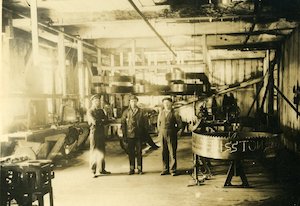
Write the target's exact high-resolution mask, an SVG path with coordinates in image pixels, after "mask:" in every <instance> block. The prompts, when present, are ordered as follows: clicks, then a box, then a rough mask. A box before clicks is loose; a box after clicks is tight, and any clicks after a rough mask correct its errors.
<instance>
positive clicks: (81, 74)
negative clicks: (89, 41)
mask: <svg viewBox="0 0 300 206" xmlns="http://www.w3.org/2000/svg"><path fill="white" fill-rule="evenodd" d="M77 65H78V83H79V97H80V101H81V102H82V103H83V104H84V105H83V106H85V105H86V103H85V71H84V67H83V45H82V41H81V40H78V41H77Z"/></svg>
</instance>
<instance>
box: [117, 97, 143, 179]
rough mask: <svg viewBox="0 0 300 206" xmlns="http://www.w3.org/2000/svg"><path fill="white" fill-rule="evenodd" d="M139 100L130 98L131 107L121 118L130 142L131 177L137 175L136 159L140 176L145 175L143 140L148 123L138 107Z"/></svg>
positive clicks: (124, 131) (125, 136)
mask: <svg viewBox="0 0 300 206" xmlns="http://www.w3.org/2000/svg"><path fill="white" fill-rule="evenodd" d="M137 102H138V98H137V97H136V96H135V95H130V96H129V106H128V108H127V109H125V110H124V112H123V114H122V117H121V125H122V132H123V138H124V140H125V141H126V142H128V157H129V167H130V170H129V173H128V174H129V175H133V174H134V173H135V159H137V169H138V173H139V174H143V162H142V139H143V136H144V135H145V132H146V131H147V130H146V129H147V127H146V125H147V121H146V117H145V115H144V112H143V110H142V109H141V108H139V107H138V106H137Z"/></svg>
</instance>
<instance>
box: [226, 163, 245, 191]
mask: <svg viewBox="0 0 300 206" xmlns="http://www.w3.org/2000/svg"><path fill="white" fill-rule="evenodd" d="M233 176H239V177H240V178H241V180H242V185H233V184H231V180H232V177H233ZM224 187H231V188H249V187H250V186H249V183H248V180H247V177H246V174H245V172H244V167H243V163H242V162H241V160H233V161H231V163H230V166H229V169H228V172H227V178H226V181H225V184H224Z"/></svg>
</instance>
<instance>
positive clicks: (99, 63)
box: [97, 48, 102, 75]
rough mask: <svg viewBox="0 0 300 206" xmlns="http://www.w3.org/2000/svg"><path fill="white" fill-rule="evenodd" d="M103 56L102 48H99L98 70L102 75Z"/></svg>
mask: <svg viewBox="0 0 300 206" xmlns="http://www.w3.org/2000/svg"><path fill="white" fill-rule="evenodd" d="M101 58H102V53H101V49H99V48H97V71H98V75H102V67H101V66H102V63H101Z"/></svg>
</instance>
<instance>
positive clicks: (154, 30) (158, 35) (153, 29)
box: [128, 0, 177, 57]
mask: <svg viewBox="0 0 300 206" xmlns="http://www.w3.org/2000/svg"><path fill="white" fill-rule="evenodd" d="M128 1H129V3H130V4H131V5H132V7H133V8H134V9H135V10H136V11H137V12H138V13H139V15H140V16H141V17H142V18H143V20H144V21H145V22H146V24H147V25H148V26H149V27H150V29H151V30H152V31H153V32H154V33H155V35H156V36H157V37H158V38H159V39H160V40H161V42H162V43H163V44H164V45H165V46H166V47H167V48H168V49H169V50H170V51H171V52H172V54H173V55H174V56H175V57H176V56H177V55H176V53H175V52H174V51H173V49H172V48H171V47H170V45H168V44H167V42H166V41H165V40H164V38H163V37H162V36H161V35H160V34H159V33H158V32H157V31H156V29H155V28H154V27H153V26H152V24H150V22H149V21H148V19H147V18H146V17H145V15H144V14H143V13H142V12H141V11H140V10H139V8H138V7H137V6H136V5H135V4H134V3H133V1H132V0H128Z"/></svg>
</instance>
